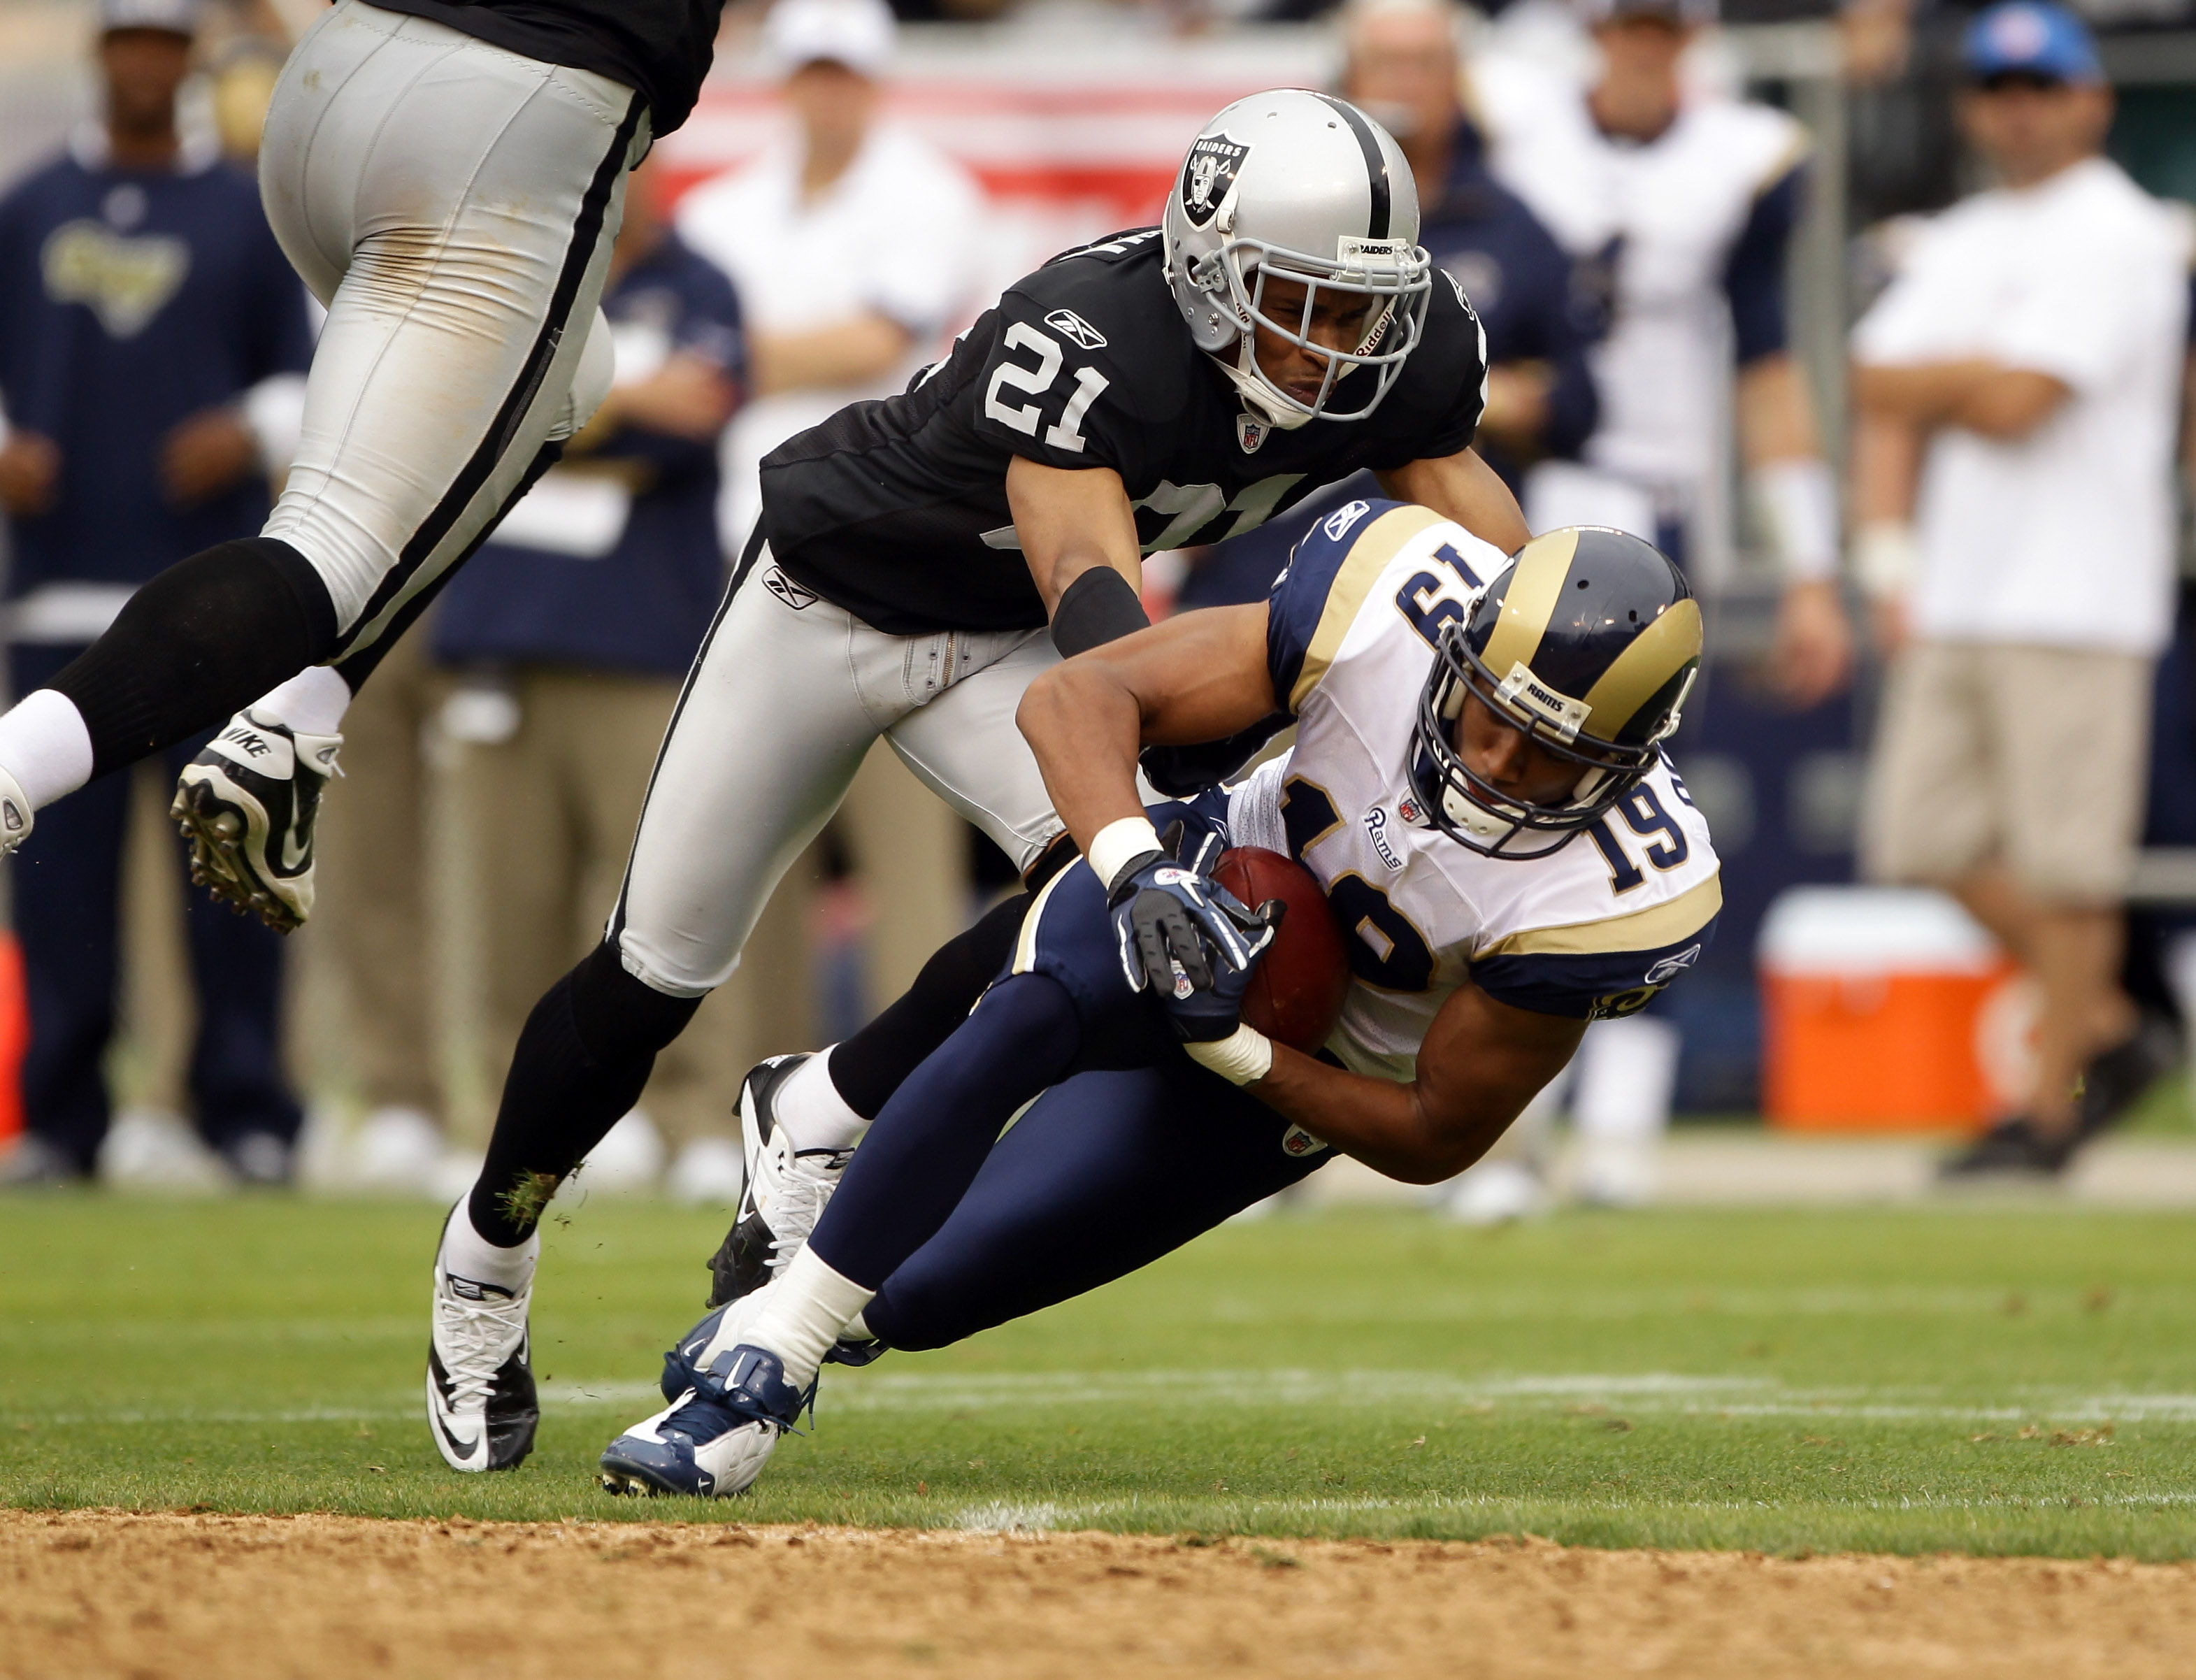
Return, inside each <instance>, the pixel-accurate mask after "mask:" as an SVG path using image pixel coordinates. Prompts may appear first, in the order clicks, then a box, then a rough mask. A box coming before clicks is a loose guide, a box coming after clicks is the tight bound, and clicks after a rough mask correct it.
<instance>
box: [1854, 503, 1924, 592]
mask: <svg viewBox="0 0 2196 1680" xmlns="http://www.w3.org/2000/svg"><path fill="white" fill-rule="evenodd" d="M1920 567H1921V547H1920V545H1918V544H1917V543H1916V541H1915V540H1914V528H1913V527H1912V526H1911V525H1908V524H1905V523H1903V522H1900V521H1898V520H1896V519H1882V520H1878V521H1876V522H1875V523H1874V524H1869V525H1864V526H1862V527H1861V528H1860V529H1858V531H1856V532H1854V533H1853V541H1852V569H1853V581H1854V582H1856V583H1858V585H1859V586H1860V591H1861V593H1862V594H1864V595H1865V596H1867V597H1868V598H1869V600H1871V601H1895V600H1897V599H1898V598H1899V597H1900V596H1902V595H1904V594H1905V593H1906V592H1907V591H1908V590H1909V589H1910V588H1912V587H1913V585H1914V574H1915V573H1916V571H1917V570H1919V569H1920Z"/></svg>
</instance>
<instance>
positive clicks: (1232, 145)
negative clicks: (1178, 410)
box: [1164, 88, 1433, 430]
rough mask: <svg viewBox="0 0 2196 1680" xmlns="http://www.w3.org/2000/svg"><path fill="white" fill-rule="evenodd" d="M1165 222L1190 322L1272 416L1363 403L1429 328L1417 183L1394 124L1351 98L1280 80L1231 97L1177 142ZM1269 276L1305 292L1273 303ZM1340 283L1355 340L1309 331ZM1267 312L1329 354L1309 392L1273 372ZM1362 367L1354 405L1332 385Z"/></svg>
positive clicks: (1296, 417) (1377, 393)
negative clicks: (1265, 337)
mask: <svg viewBox="0 0 2196 1680" xmlns="http://www.w3.org/2000/svg"><path fill="white" fill-rule="evenodd" d="M1164 237H1165V240H1166V277H1167V284H1168V286H1170V288H1171V289H1172V291H1173V292H1174V299H1175V303H1176V307H1177V308H1179V309H1181V311H1182V318H1183V319H1184V320H1187V321H1188V323H1189V330H1190V335H1191V337H1192V338H1194V339H1195V340H1196V341H1197V346H1198V348H1199V349H1201V350H1204V351H1205V353H1206V354H1207V355H1211V356H1212V357H1213V358H1214V360H1215V361H1217V362H1218V363H1219V364H1220V367H1221V370H1222V372H1225V373H1226V374H1227V375H1228V378H1229V379H1230V380H1231V381H1233V382H1234V385H1235V387H1236V389H1237V390H1239V391H1240V393H1241V394H1242V397H1243V400H1244V401H1245V404H1246V405H1248V406H1249V407H1251V409H1252V410H1253V411H1254V412H1255V413H1257V414H1260V415H1262V416H1263V417H1264V418H1265V419H1268V421H1270V422H1271V423H1272V424H1274V425H1275V426H1278V427H1281V428H1283V429H1285V430H1286V429H1291V428H1293V427H1297V426H1300V425H1303V424H1304V423H1305V422H1306V421H1308V420H1311V419H1328V420H1361V419H1365V418H1366V416H1367V415H1368V414H1370V413H1372V411H1373V410H1374V409H1376V408H1378V407H1379V406H1380V402H1381V400H1382V399H1383V398H1384V397H1385V396H1386V395H1388V392H1389V390H1390V387H1391V386H1393V385H1394V384H1395V383H1396V379H1397V378H1398V377H1400V376H1401V372H1402V371H1403V364H1404V362H1405V361H1407V359H1408V358H1409V356H1410V354H1411V352H1412V351H1413V349H1417V348H1418V344H1419V338H1420V337H1421V335H1422V334H1423V333H1424V332H1425V320H1426V309H1427V305H1428V304H1429V303H1430V301H1431V299H1432V296H1433V258H1432V257H1429V256H1428V255H1427V254H1426V251H1425V247H1424V246H1422V245H1419V242H1418V239H1419V189H1418V184H1417V182H1416V181H1415V180H1414V179H1413V176H1412V174H1411V166H1410V164H1409V163H1408V161H1407V160H1406V159H1405V158H1404V156H1403V153H1402V148H1401V147H1399V146H1397V145H1396V141H1395V138H1394V136H1391V135H1390V134H1389V133H1388V131H1387V130H1385V129H1384V128H1382V127H1381V126H1380V125H1379V124H1378V123H1376V122H1374V121H1373V120H1372V118H1370V117H1367V115H1366V114H1365V113H1363V112H1362V111H1360V110H1359V109H1358V108H1357V107H1355V106H1354V105H1351V104H1349V103H1348V102H1347V101H1343V100H1339V99H1335V98H1332V97H1331V96H1329V95H1326V94H1316V93H1308V92H1305V91H1304V90H1303V89H1297V88H1284V89H1276V90H1275V91H1274V92H1271V93H1263V94H1254V95H1251V97H1250V98H1248V99H1240V100H1238V101H1235V103H1234V104H1233V105H1231V106H1229V107H1228V108H1227V109H1226V110H1224V111H1222V112H1221V113H1220V114H1219V115H1218V116H1216V117H1215V118H1213V119H1212V120H1211V122H1209V123H1207V124H1205V130H1204V132H1203V133H1201V134H1199V136H1198V137H1197V139H1196V140H1195V141H1193V142H1192V143H1191V145H1190V148H1189V152H1188V155H1187V156H1186V157H1184V158H1183V159H1182V169H1181V170H1180V172H1179V173H1178V174H1177V175H1176V177H1175V184H1174V191H1173V192H1172V193H1170V194H1169V195H1168V198H1167V205H1166V215H1165V217H1164ZM1274 280H1282V281H1288V282H1292V283H1294V284H1296V285H1300V286H1303V303H1302V305H1301V306H1299V305H1297V303H1294V302H1293V301H1291V302H1290V303H1288V304H1287V305H1286V307H1283V306H1282V305H1280V303H1278V302H1276V303H1274V304H1273V305H1271V306H1270V307H1269V305H1268V298H1267V287H1268V283H1269V282H1270V281H1274ZM1337 293H1340V294H1344V295H1346V296H1347V297H1349V298H1350V299H1351V300H1353V301H1352V304H1351V307H1352V309H1353V311H1354V312H1355V328H1354V330H1353V332H1351V334H1350V335H1349V337H1350V344H1351V347H1350V348H1349V349H1330V348H1329V347H1328V346H1326V345H1325V344H1319V343H1317V342H1315V340H1314V339H1313V338H1312V337H1311V325H1312V320H1313V316H1314V314H1315V310H1316V309H1317V307H1318V305H1319V303H1320V299H1321V298H1322V297H1327V298H1332V297H1333V296H1334V295H1335V294H1337ZM1259 328H1263V329H1264V330H1265V331H1266V332H1269V333H1272V334H1273V335H1274V336H1275V337H1277V338H1281V339H1283V340H1285V341H1286V342H1287V343H1289V344H1293V345H1295V346H1297V348H1298V349H1304V350H1308V351H1309V352H1310V353H1311V354H1312V355H1314V356H1315V357H1317V358H1319V359H1320V361H1322V362H1323V363H1324V364H1325V367H1326V375H1325V377H1324V378H1323V379H1322V380H1321V382H1320V389H1319V392H1318V394H1317V395H1316V396H1315V397H1314V398H1313V399H1312V400H1311V401H1309V402H1307V401H1303V400H1302V399H1300V398H1298V397H1297V396H1296V395H1294V394H1292V392H1290V391H1287V390H1284V389H1282V388H1281V387H1280V385H1278V384H1275V383H1274V381H1273V380H1271V379H1269V378H1267V377H1266V374H1265V372H1264V370H1263V369H1262V368H1261V367H1259V366H1258V357H1257V339H1256V331H1257V329H1259ZM1361 369H1362V370H1364V371H1366V372H1368V373H1370V374H1371V375H1372V381H1371V384H1370V385H1369V387H1367V384H1366V382H1365V381H1364V380H1358V381H1356V382H1355V384H1353V385H1352V386H1351V399H1350V400H1352V401H1355V404H1356V406H1355V407H1351V408H1348V409H1346V410H1345V409H1344V408H1342V407H1339V406H1338V398H1339V396H1340V392H1339V390H1338V387H1340V386H1341V385H1342V384H1343V383H1344V381H1345V380H1348V379H1349V376H1350V375H1351V374H1353V373H1355V372H1358V371H1359V370H1361Z"/></svg>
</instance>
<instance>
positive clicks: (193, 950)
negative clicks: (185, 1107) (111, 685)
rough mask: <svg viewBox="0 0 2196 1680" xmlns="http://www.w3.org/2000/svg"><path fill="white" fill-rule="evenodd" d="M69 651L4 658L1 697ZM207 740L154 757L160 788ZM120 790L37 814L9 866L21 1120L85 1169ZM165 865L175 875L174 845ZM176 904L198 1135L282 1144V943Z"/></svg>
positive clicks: (93, 1121) (100, 785) (45, 675)
mask: <svg viewBox="0 0 2196 1680" xmlns="http://www.w3.org/2000/svg"><path fill="white" fill-rule="evenodd" d="M81 651H82V649H78V648H67V647H56V648H48V647H43V646H23V647H17V648H14V649H12V650H11V652H10V655H9V664H10V677H11V680H12V682H13V684H14V689H13V691H14V693H16V694H27V693H29V692H30V691H31V690H32V689H34V688H37V687H38V686H40V685H41V684H44V683H46V682H48V681H49V680H50V679H51V678H52V677H53V676H54V674H55V673H56V672H58V671H59V670H60V669H61V667H62V666H63V665H65V664H66V663H67V662H68V661H69V660H70V659H72V657H74V656H75V655H77V654H78V653H79V652H81ZM210 739H211V731H209V732H208V733H206V734H204V735H199V736H194V737H193V738H191V739H190V740H188V741H186V742H182V744H180V745H178V746H176V747H171V748H169V749H168V751H167V752H166V753H165V754H163V755H162V757H163V761H164V762H165V765H166V766H167V771H168V774H169V776H170V777H172V776H176V775H177V774H180V773H181V771H182V768H183V766H184V765H186V764H188V763H189V762H190V760H191V759H193V758H194V756H196V754H197V753H198V752H199V749H200V748H203V747H204V746H205V743H206V742H207V741H208V740H210ZM129 807H130V778H129V777H128V776H107V777H105V778H103V779H101V780H100V781H96V782H92V783H91V784H90V786H88V787H85V788H81V789H79V790H78V792H77V793H76V794H73V795H72V796H71V797H70V798H68V799H66V800H61V801H60V802H59V803H58V804H55V805H49V807H47V809H45V810H44V811H40V812H39V813H38V828H37V829H36V831H35V832H34V833H33V834H32V836H31V839H30V840H29V841H28V842H27V843H26V845H25V846H24V847H23V849H22V851H21V852H20V853H19V854H18V855H17V856H16V857H14V859H13V860H12V864H11V867H12V869H13V870H14V876H13V886H14V909H15V935H16V938H17V939H18V940H19V941H20V943H21V945H22V948H23V967H24V978H25V981H26V990H27V991H28V993H29V998H30V1008H31V1042H30V1048H29V1049H28V1051H27V1052H26V1054H25V1056H24V1060H23V1113H24V1121H25V1123H26V1127H27V1128H28V1129H29V1130H30V1131H31V1132H32V1133H33V1134H36V1135H37V1136H38V1137H39V1138H41V1139H43V1140H44V1141H46V1142H47V1143H49V1144H51V1145H53V1146H55V1148H56V1149H59V1150H61V1151H63V1152H66V1154H68V1155H69V1156H71V1157H72V1158H74V1160H75V1161H76V1163H77V1164H78V1166H79V1167H81V1168H83V1169H84V1170H86V1171H89V1170H90V1168H91V1166H92V1163H93V1158H94V1157H95V1155H96V1154H97V1153H98V1152H99V1145H100V1141H101V1139H103V1138H104V1137H105V1136H106V1135H107V1118H108V1102H107V1082H106V1079H105V1077H104V1072H103V1069H102V1067H101V1063H102V1062H103V1060H104V1059H105V1057H106V1053H107V1042H108V1041H109V1040H110V1039H111V1038H112V1037H113V1034H114V1024H115V1003H116V997H115V993H116V988H117V983H118V977H119V973H120V943H121V929H120V926H119V921H120V908H121V886H122V849H123V834H124V828H125V826H126V823H127V819H128V815H129ZM187 857H188V853H186V852H184V850H183V849H182V844H181V842H180V841H178V842H176V867H177V868H178V869H183V868H185V867H186V859H187ZM183 902H184V904H185V906H186V911H185V914H186V916H187V921H188V926H187V933H188V945H189V950H190V964H191V978H192V980H193V982H194V989H195V990H196V991H197V993H198V1013H199V1025H198V1039H197V1042H196V1043H195V1044H194V1047H193V1049H192V1053H191V1063H190V1076H189V1084H190V1098H191V1104H192V1106H193V1108H194V1111H196V1114H197V1117H198V1123H199V1130H200V1132H201V1133H203V1134H205V1139H206V1141H207V1142H208V1143H210V1144H212V1145H213V1146H216V1147H219V1146H221V1145H222V1144H223V1143H225V1142H227V1141H228V1140H231V1139H234V1138H237V1137H241V1136H243V1135H244V1134H246V1133H250V1132H270V1133H272V1134H274V1135H275V1136H276V1137H279V1138H281V1139H284V1140H291V1139H293V1138H295V1137H296V1135H297V1133H298V1120H299V1117H300V1116H299V1111H298V1103H297V1100H296V1098H294V1097H293V1096H292V1094H290V1091H289V1088H288V1087H287V1086H286V1084H285V1083H284V1082H283V1078H282V1074H281V1067H280V1022H281V1012H280V997H281V989H282V940H281V936H280V934H278V933H275V932H272V931H271V930H270V929H269V928H266V927H262V926H261V925H260V924H259V923H258V922H257V921H250V920H247V919H246V918H245V917H242V916H239V915H234V914H232V913H231V912H230V911H228V909H224V908H223V907H222V906H221V905H220V904H217V903H215V902H214V900H212V899H211V898H208V897H207V896H206V895H205V893H203V892H196V891H194V890H188V889H187V890H186V891H185V892H184V894H183Z"/></svg>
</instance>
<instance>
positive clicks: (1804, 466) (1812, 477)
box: [1747, 455, 1838, 583]
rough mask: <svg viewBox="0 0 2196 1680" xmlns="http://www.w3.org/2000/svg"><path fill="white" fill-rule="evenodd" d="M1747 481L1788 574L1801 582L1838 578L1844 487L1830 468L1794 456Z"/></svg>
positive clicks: (1762, 469)
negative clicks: (1840, 495)
mask: <svg viewBox="0 0 2196 1680" xmlns="http://www.w3.org/2000/svg"><path fill="white" fill-rule="evenodd" d="M1747 482H1748V487H1749V488H1751V489H1752V490H1753V492H1754V502H1755V505H1757V506H1759V507H1760V510H1761V515H1762V517H1763V518H1764V519H1765V521H1766V522H1768V526H1769V531H1770V536H1771V540H1772V542H1773V543H1774V545H1775V546H1776V550H1777V559H1778V560H1780V561H1781V562H1782V563H1783V567H1784V575H1785V576H1786V577H1788V578H1789V579H1790V580H1793V581H1794V582H1795V583H1814V582H1819V581H1820V580H1823V579H1824V578H1833V577H1835V576H1836V575H1837V574H1838V485H1837V480H1836V479H1835V478H1834V477H1833V476H1831V474H1830V464H1829V462H1828V461H1826V460H1823V459H1821V458H1820V457H1819V456H1815V455H1803V456H1794V457H1792V458H1790V459H1786V460H1781V461H1771V462H1769V463H1768V464H1767V465H1764V466H1758V467H1756V468H1754V471H1753V472H1751V473H1750V474H1748V479H1747Z"/></svg>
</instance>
